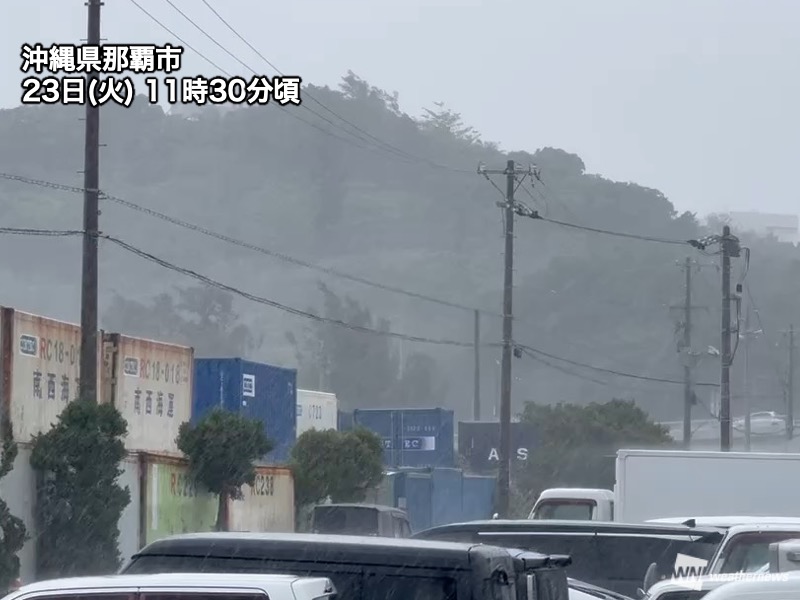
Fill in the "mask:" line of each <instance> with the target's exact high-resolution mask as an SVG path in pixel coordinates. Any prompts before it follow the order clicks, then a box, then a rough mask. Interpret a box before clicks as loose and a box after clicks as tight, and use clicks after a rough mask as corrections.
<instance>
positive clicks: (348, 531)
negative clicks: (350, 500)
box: [311, 504, 411, 538]
mask: <svg viewBox="0 0 800 600" xmlns="http://www.w3.org/2000/svg"><path fill="white" fill-rule="evenodd" d="M311 530H312V532H313V533H328V534H334V535H376V536H379V537H394V538H408V537H411V526H410V525H409V523H408V515H407V514H406V512H405V511H404V510H401V509H399V508H394V507H393V506H381V505H379V504H318V505H317V506H315V507H314V512H313V515H312V519H311Z"/></svg>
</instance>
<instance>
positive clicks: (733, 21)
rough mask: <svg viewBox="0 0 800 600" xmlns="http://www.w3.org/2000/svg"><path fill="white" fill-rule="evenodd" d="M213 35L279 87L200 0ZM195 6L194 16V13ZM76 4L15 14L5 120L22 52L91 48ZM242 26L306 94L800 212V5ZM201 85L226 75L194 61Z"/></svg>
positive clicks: (681, 197)
mask: <svg viewBox="0 0 800 600" xmlns="http://www.w3.org/2000/svg"><path fill="white" fill-rule="evenodd" d="M140 3H141V4H142V6H143V7H144V8H146V9H147V10H149V11H151V12H152V13H153V15H154V16H156V17H157V18H158V19H160V20H161V21H162V22H163V23H164V24H165V25H167V26H168V27H170V28H171V29H172V30H173V31H175V32H176V33H178V34H179V35H180V36H181V37H183V38H184V39H186V40H187V41H189V42H190V43H191V44H192V45H193V46H195V47H196V48H198V49H200V50H201V52H203V53H204V54H206V56H208V57H209V58H210V59H211V60H212V61H214V62H216V63H217V64H218V65H220V66H222V68H224V69H225V70H227V71H229V72H231V73H234V74H235V73H240V74H247V73H246V71H244V69H243V68H242V67H241V66H240V65H239V64H238V63H237V62H236V61H234V60H233V59H231V58H230V57H229V56H228V55H226V54H225V53H224V52H223V51H222V50H220V49H219V48H218V47H217V46H215V45H214V44H213V43H212V42H211V41H209V40H208V39H207V38H206V37H205V36H203V35H202V34H201V33H200V32H198V31H197V30H196V29H194V28H193V27H192V26H191V25H190V24H188V23H187V22H186V21H184V20H183V18H182V17H181V16H180V15H179V14H178V13H176V12H175V11H174V10H173V9H172V8H170V7H169V6H168V5H167V4H166V3H163V2H153V1H152V0H141V2H140ZM176 5H177V6H179V7H181V8H182V9H186V10H187V11H188V12H189V13H191V16H192V17H193V18H195V19H196V20H197V22H198V24H199V25H201V26H202V27H204V28H205V29H206V30H207V31H208V32H209V33H211V34H212V35H213V36H214V37H215V38H216V39H217V40H218V41H219V42H220V43H221V44H222V45H224V46H225V47H228V48H231V49H233V50H234V52H235V53H237V54H238V55H239V56H242V57H244V58H245V60H246V62H248V63H249V64H251V65H253V66H254V68H258V69H259V70H262V72H264V73H265V74H267V75H272V74H273V73H272V72H271V70H270V69H269V68H268V67H267V66H266V65H265V64H263V62H261V60H260V59H259V58H258V57H257V56H254V55H253V53H252V52H250V51H249V50H248V49H247V48H246V47H245V46H244V45H243V44H242V43H241V42H240V41H239V40H238V39H236V37H235V36H234V35H233V34H232V33H230V31H229V30H227V29H226V28H225V27H224V26H223V25H222V24H220V23H219V22H217V21H216V20H215V18H214V17H213V15H211V14H210V13H209V11H208V10H207V9H205V7H204V6H202V5H201V4H200V3H199V2H194V1H187V0H181V1H177V2H176ZM195 5H196V6H195ZM84 9H85V7H84V5H83V2H80V1H78V0H27V1H26V2H6V3H5V6H4V18H3V23H2V24H0V32H2V35H0V73H3V74H4V77H3V80H4V81H5V83H4V84H2V85H0V106H2V107H5V108H10V107H13V106H16V105H18V104H19V98H20V90H19V86H18V81H19V79H20V74H19V63H20V60H19V49H20V46H21V45H22V44H23V43H26V42H27V43H35V42H42V43H45V44H51V43H54V42H74V41H76V40H77V39H79V38H82V37H85V35H86V34H85V10H84ZM223 12H224V13H225V15H226V17H227V18H228V19H229V20H230V22H231V24H232V25H233V26H234V27H236V28H238V30H239V31H240V32H241V33H242V35H243V36H244V37H245V38H247V39H248V40H250V41H251V42H252V43H254V45H255V46H256V47H257V48H258V49H259V51H260V52H261V53H262V54H264V56H266V57H267V58H268V59H269V60H270V61H271V62H273V63H274V64H275V65H277V66H278V67H279V68H280V69H281V70H282V71H284V72H285V73H287V74H296V75H300V76H301V77H303V78H304V82H306V83H309V82H310V83H314V84H317V85H322V84H328V85H332V86H333V85H335V84H336V82H337V81H338V80H339V78H340V77H341V76H342V75H343V74H344V73H346V71H347V70H348V69H351V70H353V71H354V72H356V73H357V74H359V75H360V76H361V77H363V78H365V79H366V80H367V81H369V82H370V83H371V84H373V85H376V86H378V87H381V88H383V89H388V90H390V91H391V90H397V91H398V92H399V93H400V102H401V107H402V108H403V110H405V111H406V112H409V113H410V114H419V113H420V112H421V108H422V107H423V106H430V105H431V104H432V102H433V101H444V102H446V103H447V105H448V106H450V107H452V108H454V109H455V110H457V111H458V112H461V113H462V115H463V116H464V119H465V121H466V122H467V123H469V124H471V125H473V126H475V127H476V128H477V129H478V130H479V131H480V132H481V133H482V134H483V136H484V138H485V139H487V140H491V141H496V142H499V143H500V144H501V148H503V149H506V150H533V149H535V148H538V147H543V146H554V147H558V148H564V149H565V150H567V151H569V152H574V153H576V154H578V155H579V156H581V157H582V158H583V160H584V161H585V162H586V165H587V169H588V171H589V172H593V173H599V174H601V175H603V176H605V177H608V178H611V179H614V180H621V181H635V182H637V183H639V184H641V185H644V186H647V187H653V188H657V189H659V190H661V191H663V192H664V193H665V194H666V195H667V196H668V197H669V199H670V200H671V201H672V202H673V203H674V204H675V205H676V207H677V208H678V209H680V210H690V211H693V212H697V213H699V214H700V215H704V214H706V213H709V212H715V211H724V210H753V209H756V208H758V209H759V210H762V211H769V212H785V213H797V206H798V202H797V198H796V197H795V196H796V194H795V191H794V189H795V185H794V181H793V176H792V175H791V173H792V172H793V168H792V167H793V160H794V157H795V156H797V154H798V151H800V141H799V140H800V115H799V114H798V111H797V106H798V105H800V82H798V78H797V77H796V71H797V64H798V58H800V38H798V36H797V34H796V31H797V29H796V28H797V23H798V16H800V7H798V6H797V5H796V3H795V2H792V1H791V0H771V1H770V2H757V1H755V0H749V1H748V0H703V1H700V2H697V1H690V0H679V1H669V2H667V1H658V2H655V1H653V2H640V1H638V0H626V1H623V0H613V1H612V0H608V1H603V2H594V1H591V0H583V1H577V0H559V1H558V2H555V1H552V2H541V1H536V2H530V1H521V0H513V1H512V0H504V1H502V2H498V1H494V2H489V1H487V0H484V1H477V0H462V1H458V2H457V1H450V2H446V1H442V0H431V1H428V0H424V1H423V0H412V1H410V2H389V1H386V0H373V1H367V0H360V1H359V0H344V1H343V2H338V3H336V4H335V5H331V4H330V3H329V2H322V1H313V0H295V1H294V2H279V3H268V4H265V3H262V2H256V1H252V0H229V1H228V2H226V3H225V6H224V11H223ZM102 28H103V37H104V38H105V39H107V40H108V41H109V42H117V43H144V42H150V43H161V44H163V43H165V42H167V41H170V42H173V43H175V40H174V39H170V36H168V34H167V33H166V32H164V31H163V30H162V29H161V28H160V27H159V26H158V25H156V24H155V23H153V22H152V21H151V20H150V19H148V17H146V16H145V15H144V14H142V13H141V12H140V11H139V10H138V9H137V8H136V7H135V6H134V5H133V4H132V3H130V2H128V1H127V0H109V1H108V2H106V5H105V7H104V10H103V17H102ZM184 64H185V67H184V71H185V73H186V74H191V75H194V74H203V75H206V76H211V75H213V74H215V72H214V71H215V70H214V69H213V68H212V67H210V66H209V65H208V64H206V63H205V62H204V61H203V60H202V59H200V58H198V57H197V56H196V55H195V54H194V53H192V52H190V51H187V54H186V59H185V61H184Z"/></svg>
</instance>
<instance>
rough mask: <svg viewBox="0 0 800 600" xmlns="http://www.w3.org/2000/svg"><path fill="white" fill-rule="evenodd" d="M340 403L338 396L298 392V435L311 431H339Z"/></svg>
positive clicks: (306, 391) (305, 391) (309, 391)
mask: <svg viewBox="0 0 800 600" xmlns="http://www.w3.org/2000/svg"><path fill="white" fill-rule="evenodd" d="M338 414H339V401H338V400H337V398H336V394H328V393H326V392H315V391H312V390H297V435H298V436H299V435H300V434H302V433H303V432H305V431H308V430H309V429H317V430H325V429H337V428H338V424H339V419H338Z"/></svg>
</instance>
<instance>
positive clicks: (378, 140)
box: [167, 0, 472, 174]
mask: <svg viewBox="0 0 800 600" xmlns="http://www.w3.org/2000/svg"><path fill="white" fill-rule="evenodd" d="M202 1H203V4H205V5H206V7H207V8H208V9H209V10H210V11H211V12H212V13H213V14H214V16H216V17H217V19H219V21H220V22H221V23H222V24H223V25H225V27H227V28H228V29H229V30H230V31H231V32H232V33H233V34H234V35H235V36H236V37H237V38H239V40H241V41H242V42H243V43H244V44H245V45H246V46H247V47H248V48H250V50H252V51H253V52H254V53H255V54H256V55H257V56H258V57H259V58H261V60H263V61H264V62H265V63H266V64H267V65H268V66H269V67H270V68H271V69H273V70H274V71H275V72H276V73H278V75H281V76H282V77H285V74H284V73H283V72H282V71H281V70H280V69H279V68H278V67H277V66H275V64H274V63H273V62H272V61H270V60H269V59H267V58H266V57H265V56H264V55H263V54H262V53H261V52H259V51H258V49H257V48H256V47H255V46H253V44H251V43H250V42H249V41H247V39H246V38H245V37H244V36H242V34H240V33H239V32H238V31H237V30H236V28H235V27H233V25H231V24H230V23H229V22H228V21H227V20H226V19H225V18H224V17H223V16H222V15H220V14H219V12H218V11H217V10H216V9H215V8H214V7H213V6H212V5H211V3H210V2H209V0H202ZM167 2H170V4H171V3H172V2H171V0H167ZM304 96H306V97H307V98H309V99H310V100H311V101H312V102H314V103H315V104H317V105H319V106H320V107H321V108H322V109H323V110H325V111H326V112H328V113H329V114H331V115H333V116H334V117H336V118H337V119H339V120H340V121H342V122H344V123H346V124H347V125H349V126H350V127H352V128H353V129H355V130H356V131H358V132H360V133H362V134H364V135H366V136H367V137H369V138H370V139H372V140H373V141H374V142H376V143H378V144H380V145H381V146H383V147H384V148H386V149H387V150H389V151H392V152H395V153H398V154H400V155H402V156H405V157H406V158H409V159H411V160H416V161H419V162H423V163H426V164H428V165H429V166H431V167H434V168H437V169H444V170H447V171H453V172H455V173H468V174H471V173H472V171H468V170H466V169H459V168H456V167H450V166H448V165H440V164H438V163H436V162H434V161H431V160H429V159H427V158H422V157H419V156H416V155H414V154H411V153H410V152H406V151H405V150H402V149H401V148H398V147H397V146H394V145H392V144H390V143H389V142H387V141H385V140H383V139H381V138H379V137H377V136H375V135H373V134H371V133H370V132H369V131H367V130H366V129H364V128H362V127H359V126H358V125H356V124H355V123H353V122H352V121H350V120H348V119H346V118H345V117H343V116H342V115H340V114H339V113H337V112H336V111H334V110H333V109H331V108H329V107H328V106H326V105H325V104H323V103H322V102H321V101H319V100H318V99H317V98H315V97H314V96H312V95H311V94H309V93H308V91H306V92H305V93H304Z"/></svg>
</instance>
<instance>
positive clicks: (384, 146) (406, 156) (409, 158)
mask: <svg viewBox="0 0 800 600" xmlns="http://www.w3.org/2000/svg"><path fill="white" fill-rule="evenodd" d="M131 1H132V2H134V4H136V2H135V1H134V0H131ZM165 2H166V3H167V4H169V5H170V6H171V7H172V8H173V9H174V10H175V11H176V12H178V13H179V14H180V15H181V16H182V17H183V18H184V19H185V20H186V21H188V22H189V23H190V24H191V25H192V26H193V27H195V29H197V30H198V31H200V33H202V34H203V35H204V36H205V37H207V38H208V39H209V40H211V41H212V42H213V43H214V44H215V45H216V46H218V47H219V48H221V49H222V50H223V51H224V52H225V53H226V54H228V55H229V56H230V57H232V58H233V59H234V60H235V61H237V62H238V63H239V64H241V65H242V66H243V67H244V68H245V69H247V70H249V71H251V72H252V73H253V74H254V75H256V76H258V75H259V73H258V72H257V71H256V70H255V69H253V68H252V67H251V66H249V65H248V64H247V63H245V62H244V61H243V60H242V59H240V58H239V57H238V56H237V55H236V54H234V53H233V52H231V51H230V50H228V49H227V48H226V47H225V46H224V45H222V44H221V43H220V42H219V41H218V40H217V39H216V38H214V36H212V35H211V34H210V33H208V32H207V31H206V30H205V29H204V28H203V27H202V26H200V25H199V24H198V23H197V22H196V21H194V20H193V19H192V18H191V17H190V16H189V15H187V14H186V13H185V12H184V11H182V10H181V9H180V8H179V7H178V6H176V5H175V3H174V2H172V0H165ZM209 8H212V7H210V6H209ZM143 12H145V14H147V15H148V16H150V17H151V18H152V15H150V14H149V13H147V12H146V11H143ZM212 12H214V13H215V15H216V16H217V17H218V18H220V19H221V17H220V16H219V14H218V13H217V12H216V11H214V10H213V8H212ZM154 20H155V21H156V23H158V24H159V25H161V23H160V22H159V21H157V20H156V19H154ZM221 20H222V19H221ZM223 22H224V23H225V25H226V26H227V27H228V28H230V29H232V26H231V25H230V24H229V23H227V22H226V21H223ZM165 29H166V28H165ZM234 31H235V30H234ZM237 35H238V34H237ZM240 37H241V36H240ZM190 49H193V48H190ZM268 64H270V66H272V67H273V68H274V65H272V64H271V63H269V62H268ZM217 68H219V67H217ZM276 70H277V69H276ZM222 71H223V73H225V74H226V75H228V76H229V77H230V73H227V72H225V71H224V70H222ZM279 73H280V72H279ZM280 74H281V75H283V74H282V73H280ZM306 95H307V96H309V97H310V95H309V94H306ZM312 100H314V101H315V102H317V104H319V105H320V106H322V107H323V108H325V109H326V110H327V111H328V112H330V113H332V114H334V115H335V116H337V117H338V118H339V119H340V120H342V121H344V122H346V123H348V124H349V125H350V126H351V127H353V128H354V129H356V130H358V131H360V132H363V133H365V134H366V135H367V136H369V137H370V138H372V139H373V140H375V142H372V141H370V140H369V139H367V138H365V137H364V136H363V135H359V134H357V133H353V132H351V131H348V130H346V129H344V128H343V127H341V126H340V125H339V124H338V123H335V122H333V121H331V120H330V119H328V118H327V117H325V116H323V115H321V114H319V113H318V112H316V111H314V110H312V109H311V108H309V107H308V106H307V105H301V108H302V109H304V110H307V111H308V112H310V113H311V114H313V115H315V116H316V117H317V118H319V119H321V120H322V121H325V122H326V123H328V124H329V125H331V126H332V127H334V128H336V129H339V130H340V131H342V132H343V133H346V134H348V135H351V136H353V137H354V138H356V139H357V140H358V141H360V142H363V143H366V144H370V145H373V146H374V145H375V144H376V143H377V146H376V147H375V149H377V150H383V151H385V152H389V153H390V154H392V155H394V156H395V157H396V158H399V159H400V160H402V161H404V162H411V163H413V162H415V161H416V162H424V163H427V164H428V165H429V166H433V167H435V168H440V169H441V168H444V169H447V170H457V171H459V172H463V173H470V171H466V170H463V169H454V168H451V167H447V166H444V165H439V164H437V163H434V162H433V161H429V160H427V159H422V158H419V157H417V156H415V155H413V154H410V153H408V152H405V151H403V150H401V149H399V148H396V147H395V146H392V145H391V144H389V143H387V142H384V141H383V140H381V139H379V138H377V137H375V136H373V135H372V134H370V133H369V132H366V131H365V130H363V129H362V128H360V127H358V126H356V125H354V124H353V123H351V122H349V121H347V120H346V119H344V118H343V117H341V116H339V115H337V114H336V113H335V112H333V111H332V110H330V109H328V108H327V107H325V106H324V105H322V103H321V102H319V101H317V100H315V99H313V98H312ZM281 108H284V107H281ZM286 114H289V115H291V116H292V117H294V118H297V119H298V120H300V121H302V122H303V123H305V124H307V125H310V126H312V127H315V128H317V129H320V130H321V131H325V130H324V129H321V128H319V127H318V126H316V125H315V124H313V123H311V122H309V121H306V120H305V119H302V118H299V116H298V115H296V114H294V113H293V112H287V113H286ZM327 133H330V134H332V135H333V137H335V138H337V139H339V140H341V141H347V142H349V143H354V140H350V139H349V138H342V137H341V136H337V135H335V134H333V132H327ZM358 147H361V148H362V149H365V150H369V149H370V148H369V147H364V146H358Z"/></svg>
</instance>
